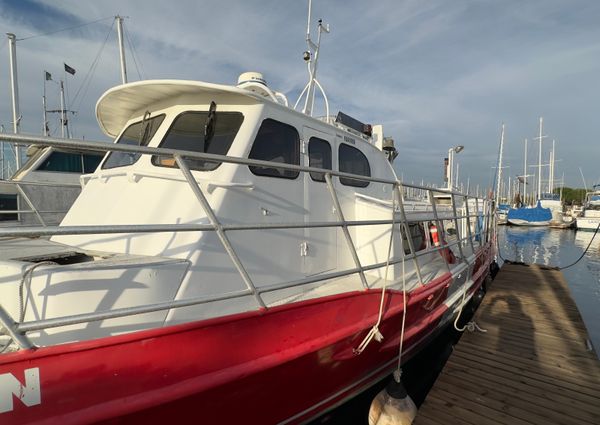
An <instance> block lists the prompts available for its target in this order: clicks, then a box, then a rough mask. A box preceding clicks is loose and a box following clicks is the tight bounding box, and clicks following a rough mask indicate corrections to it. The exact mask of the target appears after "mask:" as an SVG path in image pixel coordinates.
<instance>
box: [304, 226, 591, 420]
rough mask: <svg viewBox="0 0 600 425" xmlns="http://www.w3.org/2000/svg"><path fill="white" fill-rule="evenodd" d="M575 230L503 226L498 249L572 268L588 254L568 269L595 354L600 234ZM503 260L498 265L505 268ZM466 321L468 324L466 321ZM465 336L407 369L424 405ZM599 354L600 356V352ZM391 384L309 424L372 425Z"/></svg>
mask: <svg viewBox="0 0 600 425" xmlns="http://www.w3.org/2000/svg"><path fill="white" fill-rule="evenodd" d="M592 236H593V232H581V231H580V232H576V231H574V230H562V229H550V228H528V227H514V226H500V227H499V228H498V244H499V248H500V255H501V257H502V258H505V259H507V260H511V261H521V262H524V263H528V264H530V263H537V264H542V265H546V266H552V267H565V266H568V265H570V264H572V263H574V262H575V261H577V260H578V259H579V257H581V255H582V254H583V252H584V251H585V250H586V248H587V247H588V245H589V244H590V242H592V243H591V245H590V247H589V249H588V251H587V252H586V253H585V255H584V256H583V258H581V260H580V261H578V262H577V264H575V265H573V266H571V267H569V268H566V269H564V270H563V274H564V276H565V278H566V280H567V282H568V284H569V288H570V290H571V295H572V296H573V299H574V300H575V302H576V303H577V307H578V308H579V311H580V313H581V316H582V318H583V320H584V322H585V325H586V327H587V330H588V333H589V335H590V339H591V341H592V344H593V345H594V347H595V348H596V353H599V351H600V233H599V234H598V235H596V237H594V239H593V241H592ZM502 258H499V263H500V264H501V263H502ZM465 320H467V319H465ZM459 337H460V335H459V334H458V333H457V332H455V331H454V330H453V329H452V328H449V329H448V330H447V331H446V332H445V333H444V334H442V335H441V336H440V337H439V338H438V339H437V340H436V341H434V342H433V343H432V344H430V345H429V346H428V347H427V348H426V349H425V350H423V352H421V353H420V354H419V355H418V356H417V357H416V358H414V359H413V360H411V361H410V363H411V364H407V365H405V367H404V371H405V372H404V375H403V379H402V380H403V381H404V383H405V385H406V388H407V390H408V392H409V394H410V395H411V397H412V398H413V400H414V401H415V402H416V404H417V405H420V404H421V403H422V402H423V401H424V399H425V397H426V395H427V392H428V390H429V389H430V388H431V386H432V385H433V383H434V381H435V378H436V377H437V375H438V373H439V372H440V371H441V369H442V368H443V366H444V364H445V361H446V360H447V358H448V357H449V355H450V353H451V351H452V349H451V345H453V344H454V343H456V341H457V340H458V338H459ZM599 354H600V353H599ZM386 382H387V381H383V382H380V383H379V384H377V385H375V386H373V387H372V388H370V389H369V390H367V391H365V392H363V393H362V394H360V395H359V396H357V397H355V398H354V399H352V400H350V401H349V402H347V403H345V404H344V405H342V406H340V407H338V408H337V409H336V410H334V411H332V412H329V413H327V414H325V415H324V416H322V417H321V418H318V419H317V420H315V421H313V422H311V424H310V425H347V424H349V423H356V424H364V425H367V424H368V421H367V414H368V411H369V405H370V403H371V400H372V399H373V398H374V397H375V395H376V394H377V393H378V392H379V391H380V390H381V389H382V388H383V387H384V386H385V383H386Z"/></svg>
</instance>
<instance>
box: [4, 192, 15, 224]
mask: <svg viewBox="0 0 600 425" xmlns="http://www.w3.org/2000/svg"><path fill="white" fill-rule="evenodd" d="M17 209H18V208H17V195H4V194H0V221H11V220H17V219H18V218H19V216H18V215H17V214H16V213H5V212H4V211H16V210H17Z"/></svg>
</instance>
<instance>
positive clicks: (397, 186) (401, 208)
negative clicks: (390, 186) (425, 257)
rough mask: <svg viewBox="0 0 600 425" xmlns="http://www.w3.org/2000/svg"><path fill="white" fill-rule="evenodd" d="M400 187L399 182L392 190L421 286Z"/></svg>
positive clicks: (422, 283) (421, 280)
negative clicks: (394, 193)
mask: <svg viewBox="0 0 600 425" xmlns="http://www.w3.org/2000/svg"><path fill="white" fill-rule="evenodd" d="M401 187H402V183H400V182H396V184H395V185H394V190H395V191H396V196H398V204H399V205H400V215H401V216H402V217H401V218H402V226H403V227H404V234H405V235H406V241H407V242H408V247H409V249H410V253H411V255H412V258H413V263H414V265H415V271H416V272H417V277H418V279H419V282H420V283H421V285H424V284H425V282H423V277H422V276H421V268H420V267H419V260H418V259H417V255H416V252H415V247H414V245H413V243H412V238H411V237H410V229H409V227H408V222H407V220H406V211H405V209H404V198H403V196H402V190H404V187H402V190H400V188H401ZM400 237H402V234H401V235H400ZM402 255H405V254H404V252H403V253H402Z"/></svg>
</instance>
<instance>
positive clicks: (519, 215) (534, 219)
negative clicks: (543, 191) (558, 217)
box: [506, 201, 552, 226]
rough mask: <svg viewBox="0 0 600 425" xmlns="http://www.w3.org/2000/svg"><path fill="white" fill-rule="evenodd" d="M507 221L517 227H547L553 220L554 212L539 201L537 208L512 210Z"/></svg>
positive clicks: (507, 215)
mask: <svg viewBox="0 0 600 425" xmlns="http://www.w3.org/2000/svg"><path fill="white" fill-rule="evenodd" d="M506 219H507V220H508V222H509V223H510V224H514V225H516V226H547V225H548V224H549V223H550V221H551V220H552V212H551V211H550V209H549V208H544V207H542V205H541V203H540V201H538V203H537V205H536V206H535V207H522V208H511V209H510V210H509V211H508V213H507V214H506Z"/></svg>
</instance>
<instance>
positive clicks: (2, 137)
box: [0, 133, 487, 199]
mask: <svg viewBox="0 0 600 425" xmlns="http://www.w3.org/2000/svg"><path fill="white" fill-rule="evenodd" d="M0 142H7V143H13V144H38V145H42V146H54V147H62V148H71V149H78V150H83V151H91V152H113V151H114V152H129V153H139V154H146V155H160V156H169V157H174V156H175V155H179V156H181V157H182V158H187V159H201V160H207V161H213V162H225V163H231V164H240V165H251V166H259V167H269V168H277V169H282V170H290V171H302V172H312V173H330V174H331V175H332V176H336V177H342V178H347V179H352V180H359V181H368V182H373V183H387V184H396V183H399V182H400V181H399V180H392V179H384V178H378V177H369V176H361V175H357V174H351V173H344V172H340V171H334V170H330V169H324V168H316V167H306V166H302V165H293V164H284V163H281V162H273V161H262V160H258V159H249V158H239V157H234V156H227V155H217V154H210V153H200V152H194V151H185V150H178V149H167V148H155V147H148V146H136V145H124V144H120V143H112V142H111V143H108V142H100V141H89V140H77V141H74V140H72V139H61V138H55V137H43V136H29V135H24V134H8V133H0ZM402 184H403V186H404V187H410V188H413V189H422V190H425V191H427V190H432V191H434V192H436V193H440V194H445V195H452V194H455V195H458V196H462V195H464V194H462V193H460V192H455V191H450V190H447V189H446V188H432V187H427V186H420V185H415V184H412V183H411V184H408V183H402ZM471 198H475V197H474V196H471ZM480 199H487V198H480Z"/></svg>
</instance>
